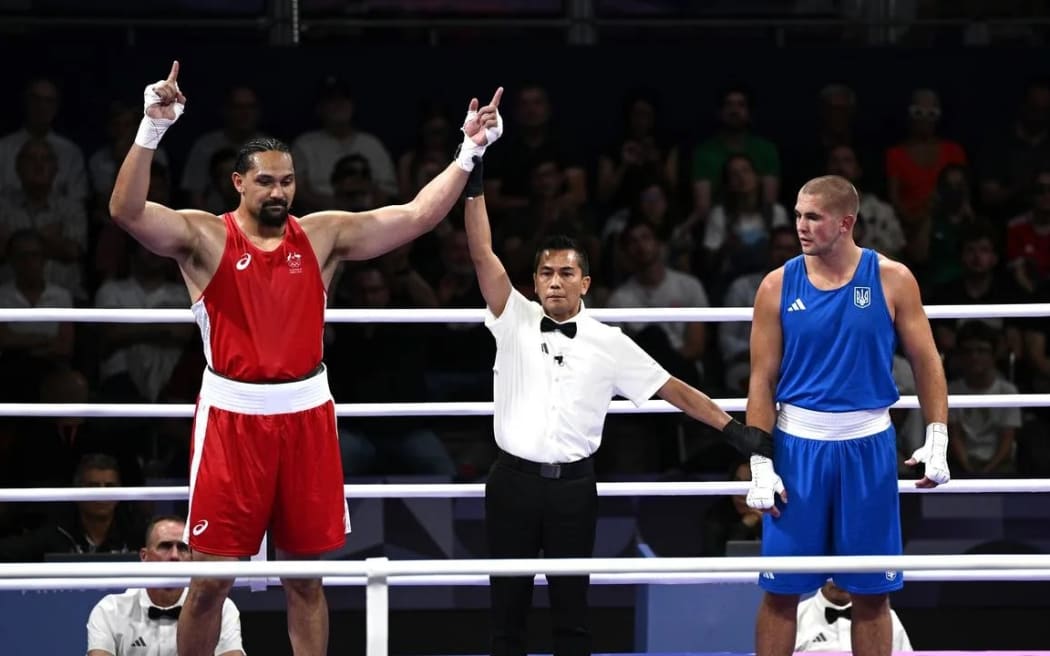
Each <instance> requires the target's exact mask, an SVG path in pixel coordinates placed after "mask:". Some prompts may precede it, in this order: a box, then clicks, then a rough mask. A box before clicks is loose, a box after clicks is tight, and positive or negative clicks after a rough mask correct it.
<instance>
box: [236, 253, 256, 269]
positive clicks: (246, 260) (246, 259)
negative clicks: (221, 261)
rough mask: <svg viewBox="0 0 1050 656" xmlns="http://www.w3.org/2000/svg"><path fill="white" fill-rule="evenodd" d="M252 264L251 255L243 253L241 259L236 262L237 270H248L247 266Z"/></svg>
mask: <svg viewBox="0 0 1050 656" xmlns="http://www.w3.org/2000/svg"><path fill="white" fill-rule="evenodd" d="M251 263H252V254H251V253H245V254H244V255H242V256H241V259H239V260H237V270H238V271H244V270H245V269H247V268H248V265H249V264H251Z"/></svg>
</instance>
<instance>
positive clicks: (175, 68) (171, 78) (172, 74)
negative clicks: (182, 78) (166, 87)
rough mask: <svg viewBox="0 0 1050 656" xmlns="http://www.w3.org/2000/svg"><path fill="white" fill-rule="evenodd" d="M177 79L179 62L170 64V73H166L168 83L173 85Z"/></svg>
mask: <svg viewBox="0 0 1050 656" xmlns="http://www.w3.org/2000/svg"><path fill="white" fill-rule="evenodd" d="M178 77H179V60H177V59H176V60H175V61H173V62H171V72H170V73H168V82H172V83H174V82H175V80H177V79H178Z"/></svg>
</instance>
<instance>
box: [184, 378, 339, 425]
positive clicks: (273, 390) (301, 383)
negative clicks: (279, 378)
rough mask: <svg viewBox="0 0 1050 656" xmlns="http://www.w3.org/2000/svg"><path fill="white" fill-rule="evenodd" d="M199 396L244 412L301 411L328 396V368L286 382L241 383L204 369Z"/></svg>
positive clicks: (269, 413) (329, 395) (225, 408)
mask: <svg viewBox="0 0 1050 656" xmlns="http://www.w3.org/2000/svg"><path fill="white" fill-rule="evenodd" d="M200 398H201V401H202V402H206V403H207V404H208V405H210V406H212V407H215V408H220V409H222V410H229V411H230V412H240V413H242V414H246V415H282V414H286V413H289V412H302V411H303V410H309V409H311V408H316V407H317V406H319V405H324V404H325V403H327V402H328V401H331V400H332V392H331V390H330V389H329V388H328V370H327V368H325V367H323V366H322V367H321V370H320V371H318V372H317V373H315V374H314V375H312V376H310V377H309V378H304V379H302V380H293V381H290V382H287V383H243V382H241V381H239V380H232V379H230V378H225V377H223V376H220V375H219V374H217V373H215V372H214V371H212V370H211V368H210V367H208V368H206V369H205V370H204V379H203V381H201V393H200Z"/></svg>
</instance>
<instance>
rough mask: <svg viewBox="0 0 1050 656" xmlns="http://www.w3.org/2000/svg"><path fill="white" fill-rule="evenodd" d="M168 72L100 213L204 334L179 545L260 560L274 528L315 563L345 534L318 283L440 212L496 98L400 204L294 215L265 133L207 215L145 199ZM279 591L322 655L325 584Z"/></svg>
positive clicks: (177, 106) (492, 117)
mask: <svg viewBox="0 0 1050 656" xmlns="http://www.w3.org/2000/svg"><path fill="white" fill-rule="evenodd" d="M178 78H179V64H178V62H175V63H173V64H172V67H171V72H170V73H169V74H168V77H167V79H164V80H161V81H159V82H156V83H154V84H151V85H149V86H148V87H146V90H145V93H144V116H143V118H142V123H141V126H140V129H139V132H138V135H137V136H136V138H135V144H134V145H133V146H132V147H131V149H130V151H129V152H128V155H127V157H126V158H125V160H124V163H123V165H122V166H121V169H120V172H119V174H118V175H117V180H116V184H115V185H114V188H113V194H112V196H111V198H110V213H111V214H112V216H113V219H114V221H116V222H117V223H118V224H119V225H120V226H121V227H123V228H124V229H125V230H127V231H128V232H129V233H130V234H131V235H132V236H133V237H135V239H137V240H138V241H139V242H141V243H142V244H143V245H145V246H146V247H147V248H149V249H150V250H152V251H153V252H155V253H157V254H160V255H165V256H168V257H172V258H174V259H175V260H176V261H177V262H178V264H179V268H180V270H181V271H182V275H183V278H184V279H185V282H186V285H187V287H188V288H189V291H190V297H191V298H192V299H193V300H194V303H193V308H192V309H193V313H194V316H195V317H196V320H197V323H198V324H199V326H200V329H201V337H202V340H203V342H204V353H205V357H206V359H207V363H208V366H207V369H206V370H205V372H204V377H203V382H202V386H201V391H200V395H199V400H198V403H197V411H196V415H195V417H194V430H193V442H192V452H191V460H192V462H191V467H190V490H191V492H190V506H189V508H190V511H189V518H188V521H187V524H186V526H187V530H186V540H187V541H188V542H189V544H190V546H191V547H192V548H193V555H194V558H195V559H197V560H233V559H238V558H243V557H245V556H250V555H253V554H255V553H257V551H258V549H259V545H260V544H261V541H262V538H263V535H264V534H265V533H266V532H267V531H269V534H270V536H271V539H272V540H273V543H274V545H275V546H276V547H277V550H278V552H279V553H280V554H287V555H288V556H290V557H295V558H316V557H320V556H321V555H322V554H325V553H327V552H330V551H332V550H335V549H338V548H340V547H342V546H343V544H344V541H345V534H346V533H347V532H348V531H349V528H350V524H349V514H348V511H347V506H346V500H345V498H344V496H343V472H342V463H341V459H340V453H339V438H338V434H337V432H336V425H335V406H334V403H333V399H332V396H331V392H330V390H329V388H328V382H327V371H326V367H325V365H324V362H323V353H322V349H323V343H324V342H323V333H324V311H325V304H326V294H327V287H328V284H329V283H330V281H331V279H332V276H333V274H334V272H335V268H336V265H337V264H338V261H339V260H343V259H358V260H364V259H370V258H373V257H376V256H378V255H381V254H383V253H386V252H388V251H390V250H392V249H394V248H396V247H397V246H399V245H401V244H404V243H405V242H408V241H410V240H412V239H415V238H416V237H418V236H419V235H421V234H423V233H424V232H426V231H428V230H430V229H431V228H433V227H434V226H435V225H437V223H438V222H440V221H441V220H442V219H443V218H445V215H446V214H447V213H448V211H449V209H450V208H451V207H452V206H453V204H455V202H456V201H457V200H458V198H459V196H460V193H461V192H462V189H463V185H464V184H465V183H466V181H467V176H468V174H469V172H470V171H471V169H472V168H473V167H474V162H475V159H476V158H478V160H477V161H480V157H481V156H482V155H483V154H484V152H485V149H486V148H487V147H488V146H490V145H492V143H493V142H494V141H495V140H496V139H497V138H499V136H500V133H501V131H502V126H501V124H500V122H499V115H498V113H497V108H498V106H499V102H500V97H501V96H502V93H503V90H502V88H500V89H497V90H496V92H495V94H494V95H493V97H492V101H491V102H490V103H489V104H488V105H485V106H484V107H480V106H479V103H478V101H477V99H472V100H471V101H470V104H469V107H468V111H467V116H466V118H465V120H464V122H463V128H462V129H463V133H464V137H463V143H462V144H461V146H460V149H459V152H458V153H457V155H456V157H455V161H453V162H452V163H450V164H449V166H448V167H447V168H446V169H445V170H444V171H443V172H442V173H441V174H440V175H438V176H437V177H436V178H434V179H433V180H432V181H431V182H430V183H429V184H428V185H426V186H425V187H424V188H423V189H421V190H420V191H419V193H418V194H417V195H416V197H415V198H413V199H412V200H411V201H410V202H408V203H405V204H403V205H392V206H388V207H381V208H379V209H375V210H370V211H367V212H342V211H322V212H316V213H313V214H310V215H307V216H304V217H302V218H297V217H295V216H293V215H292V214H291V213H290V210H291V208H292V205H293V202H294V199H295V182H296V180H295V166H294V162H293V161H292V155H291V153H290V152H289V149H288V146H287V145H285V144H284V143H282V142H280V141H278V140H277V139H271V138H261V139H253V140H251V141H249V142H247V143H246V144H244V146H242V147H241V149H240V151H239V152H238V154H237V160H236V163H235V165H234V170H233V171H232V172H231V176H232V181H233V186H234V187H235V188H236V190H237V192H238V193H239V194H240V202H239V205H238V206H237V207H236V208H230V211H228V212H226V213H224V214H223V215H222V216H215V215H213V214H210V213H208V212H202V211H198V210H173V209H170V208H168V207H164V206H163V205H159V204H157V203H151V202H147V201H146V191H147V189H148V187H149V171H150V163H151V161H152V159H153V152H154V150H155V149H156V148H157V145H158V144H159V143H160V140H161V139H162V138H163V136H164V134H165V132H167V130H168V129H170V128H171V126H172V125H173V124H174V123H175V122H176V121H177V120H178V118H179V116H180V115H181V114H182V112H183V110H184V109H185V108H186V103H187V99H186V96H185V95H184V94H183V93H182V91H181V89H180V88H179V80H178ZM450 156H451V153H450ZM231 497H232V498H236V500H237V503H230V502H229V499H230V498H231ZM281 557H285V556H283V555H282V556H281ZM232 583H233V582H232V581H230V580H209V579H194V580H193V581H192V582H191V584H190V589H189V593H188V594H187V597H186V603H185V605H184V606H183V610H182V614H181V616H180V619H179V623H178V651H179V654H180V656H189V655H198V654H212V653H214V650H215V645H216V640H217V639H218V627H219V624H218V622H219V613H218V611H219V609H220V608H221V607H222V601H223V599H225V598H226V596H227V594H228V593H229V589H230V586H231V585H232ZM283 583H284V588H285V593H286V597H287V600H288V629H289V637H290V639H291V643H292V651H293V652H294V653H296V654H304V655H306V654H308V655H311V656H314V655H316V656H320V655H321V654H326V653H327V642H328V613H327V605H326V602H325V597H324V591H323V589H322V587H321V580H320V579H289V580H286V581H284V582H283Z"/></svg>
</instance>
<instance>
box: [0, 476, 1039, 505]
mask: <svg viewBox="0 0 1050 656" xmlns="http://www.w3.org/2000/svg"><path fill="white" fill-rule="evenodd" d="M897 488H898V490H900V493H901V494H991V493H1047V492H1050V478H1006V479H966V478H964V479H955V480H952V481H951V482H949V483H945V484H944V485H938V486H937V487H935V488H929V489H924V488H917V487H915V481H914V480H899V481H897ZM747 490H748V482H747V481H689V482H652V481H649V482H630V483H598V496H603V497H635V496H644V497H668V496H672V497H673V496H695V497H703V496H724V495H741V494H747ZM343 493H344V494H345V495H346V497H347V498H350V499H477V498H481V497H484V496H485V485H484V484H483V483H390V484H349V485H344V486H343ZM187 498H189V487H188V486H186V485H171V486H143V487H42V488H0V502H20V503H27V502H41V501H162V500H167V501H172V500H174V501H185V500H186V499H187Z"/></svg>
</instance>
